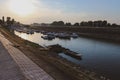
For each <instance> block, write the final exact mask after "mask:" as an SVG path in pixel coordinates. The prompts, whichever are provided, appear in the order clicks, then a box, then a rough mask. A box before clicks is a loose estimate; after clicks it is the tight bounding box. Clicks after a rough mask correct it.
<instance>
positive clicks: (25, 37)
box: [20, 34, 29, 40]
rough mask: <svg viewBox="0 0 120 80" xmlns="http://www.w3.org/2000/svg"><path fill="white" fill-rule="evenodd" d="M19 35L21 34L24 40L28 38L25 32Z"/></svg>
mask: <svg viewBox="0 0 120 80" xmlns="http://www.w3.org/2000/svg"><path fill="white" fill-rule="evenodd" d="M20 36H21V37H22V38H23V39H26V40H28V38H29V37H28V36H27V35H26V34H20Z"/></svg>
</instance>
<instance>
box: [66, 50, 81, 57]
mask: <svg viewBox="0 0 120 80" xmlns="http://www.w3.org/2000/svg"><path fill="white" fill-rule="evenodd" d="M64 54H66V55H69V56H71V57H73V58H76V59H82V55H81V54H78V53H76V52H73V51H70V50H66V51H64Z"/></svg>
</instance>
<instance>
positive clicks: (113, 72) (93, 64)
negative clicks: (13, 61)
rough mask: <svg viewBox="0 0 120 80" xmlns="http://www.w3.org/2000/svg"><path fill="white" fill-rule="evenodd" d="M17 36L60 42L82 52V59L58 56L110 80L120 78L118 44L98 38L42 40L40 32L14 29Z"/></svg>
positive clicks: (46, 43)
mask: <svg viewBox="0 0 120 80" xmlns="http://www.w3.org/2000/svg"><path fill="white" fill-rule="evenodd" d="M15 34H16V35H18V36H19V37H21V38H23V39H26V40H29V41H32V42H35V43H37V44H39V45H42V46H47V45H53V44H60V45H62V46H63V47H65V48H69V49H70V50H73V51H75V52H78V53H80V54H82V60H76V59H74V58H71V57H69V56H67V55H65V54H60V56H62V57H64V58H66V59H68V60H70V61H72V62H74V63H76V64H80V65H82V66H83V67H85V68H87V69H89V70H94V71H96V72H98V73H100V74H102V75H105V76H107V77H108V78H110V79H111V80H120V45H119V44H113V43H107V42H102V41H99V40H94V39H89V38H82V37H79V38H77V39H71V40H61V39H58V38H56V39H54V40H52V41H48V40H43V39H42V38H41V36H42V34H41V33H34V34H32V35H30V34H26V33H19V32H16V31H15Z"/></svg>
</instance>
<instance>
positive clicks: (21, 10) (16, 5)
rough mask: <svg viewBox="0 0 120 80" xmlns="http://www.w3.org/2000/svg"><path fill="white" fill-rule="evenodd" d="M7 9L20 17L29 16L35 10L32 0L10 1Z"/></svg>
mask: <svg viewBox="0 0 120 80" xmlns="http://www.w3.org/2000/svg"><path fill="white" fill-rule="evenodd" d="M9 8H10V10H11V12H13V13H15V14H17V15H20V16H26V15H30V14H32V13H33V12H34V10H35V6H34V4H33V2H32V0H10V3H9Z"/></svg>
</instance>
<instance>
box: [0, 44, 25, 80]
mask: <svg viewBox="0 0 120 80" xmlns="http://www.w3.org/2000/svg"><path fill="white" fill-rule="evenodd" d="M0 80H25V77H24V75H23V74H22V72H21V70H20V68H19V66H18V65H17V64H16V62H15V61H14V60H13V59H12V57H11V56H10V54H9V53H8V51H7V50H6V49H5V48H4V46H3V45H2V44H1V43H0Z"/></svg>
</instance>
